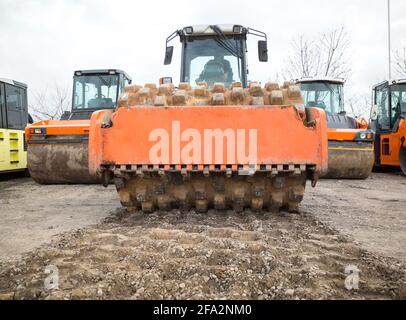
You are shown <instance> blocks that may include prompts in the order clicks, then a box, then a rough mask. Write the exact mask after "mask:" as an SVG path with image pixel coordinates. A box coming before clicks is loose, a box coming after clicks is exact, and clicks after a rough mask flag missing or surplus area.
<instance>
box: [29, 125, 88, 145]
mask: <svg viewBox="0 0 406 320" xmlns="http://www.w3.org/2000/svg"><path fill="white" fill-rule="evenodd" d="M89 125H90V120H42V121H38V122H35V123H33V124H30V125H28V126H27V127H26V128H25V137H26V140H27V141H29V140H30V139H31V138H32V137H34V136H37V137H38V136H44V137H46V136H60V135H88V134H89ZM36 129H43V130H42V131H39V130H38V131H37V132H38V133H36Z"/></svg>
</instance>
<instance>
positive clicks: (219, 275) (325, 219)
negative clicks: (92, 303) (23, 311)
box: [0, 174, 406, 299]
mask: <svg viewBox="0 0 406 320" xmlns="http://www.w3.org/2000/svg"><path fill="white" fill-rule="evenodd" d="M405 209H406V178H405V177H402V176H399V175H395V174H373V175H372V176H371V178H370V179H368V180H367V181H333V180H323V181H320V183H319V185H318V186H317V188H316V189H311V188H310V186H308V189H307V192H306V197H305V200H304V201H303V204H302V206H301V212H302V214H301V215H291V214H284V213H281V214H271V213H267V212H263V213H259V214H258V213H254V212H250V211H248V210H247V211H245V212H244V213H243V214H236V213H234V212H232V211H228V212H216V211H210V212H209V214H206V215H202V214H197V213H195V212H194V211H191V212H189V213H187V214H181V213H180V212H178V211H176V210H174V211H171V212H169V213H163V212H156V213H154V214H151V215H144V214H142V213H133V214H129V213H127V212H125V211H124V210H123V209H121V208H120V204H119V202H118V200H117V198H116V192H115V189H114V187H109V188H108V189H104V188H102V187H99V186H39V185H37V184H35V183H34V182H32V181H31V180H30V179H18V180H8V181H0V219H1V222H0V237H1V238H0V299H23V298H24V299H33V298H36V299H83V298H96V299H123V298H124V299H221V298H227V299H340V298H344V299H406V266H405V264H406V210H405ZM37 247H39V248H37ZM50 265H53V266H56V267H57V269H58V275H59V281H58V284H59V288H58V289H54V290H47V289H46V288H45V287H44V280H45V279H46V278H47V277H48V275H47V274H46V273H45V272H44V271H45V269H46V268H47V267H49V266H50ZM346 268H350V269H352V270H359V289H358V290H356V289H355V290H351V291H350V290H348V289H346V287H345V283H346V280H347V281H348V280H349V279H350V278H347V276H348V274H346V272H345V270H346ZM356 274H358V273H357V272H356ZM347 284H348V283H347Z"/></svg>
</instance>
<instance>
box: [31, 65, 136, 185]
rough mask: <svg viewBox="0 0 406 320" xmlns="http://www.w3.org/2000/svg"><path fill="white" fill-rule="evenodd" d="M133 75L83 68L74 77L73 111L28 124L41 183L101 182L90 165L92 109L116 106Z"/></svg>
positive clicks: (35, 175)
mask: <svg viewBox="0 0 406 320" xmlns="http://www.w3.org/2000/svg"><path fill="white" fill-rule="evenodd" d="M130 82H131V78H130V77H129V76H128V75H127V74H126V73H125V72H124V71H121V70H116V69H109V70H82V71H76V72H75V73H74V77H73V100H72V111H71V112H65V113H64V114H63V115H62V118H61V120H42V121H39V122H36V123H34V124H32V125H29V126H27V128H26V138H27V144H28V169H29V171H30V174H31V176H32V178H33V179H34V180H35V181H36V182H38V183H41V184H76V183H77V184H82V183H83V184H87V183H100V180H99V179H98V178H97V177H94V176H91V175H90V174H89V169H88V140H89V124H90V117H91V115H92V113H93V112H94V111H96V110H101V109H111V110H112V109H114V108H115V107H116V103H117V99H118V96H119V95H120V93H121V92H122V91H123V89H124V87H125V85H127V84H129V83H130Z"/></svg>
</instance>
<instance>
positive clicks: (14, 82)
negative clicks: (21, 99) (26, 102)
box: [0, 78, 28, 89]
mask: <svg viewBox="0 0 406 320" xmlns="http://www.w3.org/2000/svg"><path fill="white" fill-rule="evenodd" d="M0 82H4V83H7V84H11V85H12V86H17V87H22V88H25V89H26V88H27V87H28V86H27V85H26V84H25V83H22V82H19V81H15V80H11V79H7V78H0Z"/></svg>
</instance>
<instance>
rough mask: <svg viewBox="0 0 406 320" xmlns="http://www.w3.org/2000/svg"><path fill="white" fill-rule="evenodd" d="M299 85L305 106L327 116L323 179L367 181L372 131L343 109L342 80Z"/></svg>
mask: <svg viewBox="0 0 406 320" xmlns="http://www.w3.org/2000/svg"><path fill="white" fill-rule="evenodd" d="M296 83H297V84H299V85H300V88H301V91H302V95H303V99H304V102H305V106H306V107H317V108H321V109H323V110H324V111H325V112H326V115H327V127H328V129H327V136H328V172H327V174H326V175H325V176H324V178H330V179H366V178H368V177H369V175H370V174H371V172H372V168H373V164H374V149H373V141H374V132H373V131H372V130H370V129H368V122H367V121H366V120H365V119H364V118H353V117H350V116H348V115H347V114H346V111H345V108H344V81H343V80H341V79H329V78H304V79H301V80H297V81H296Z"/></svg>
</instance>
